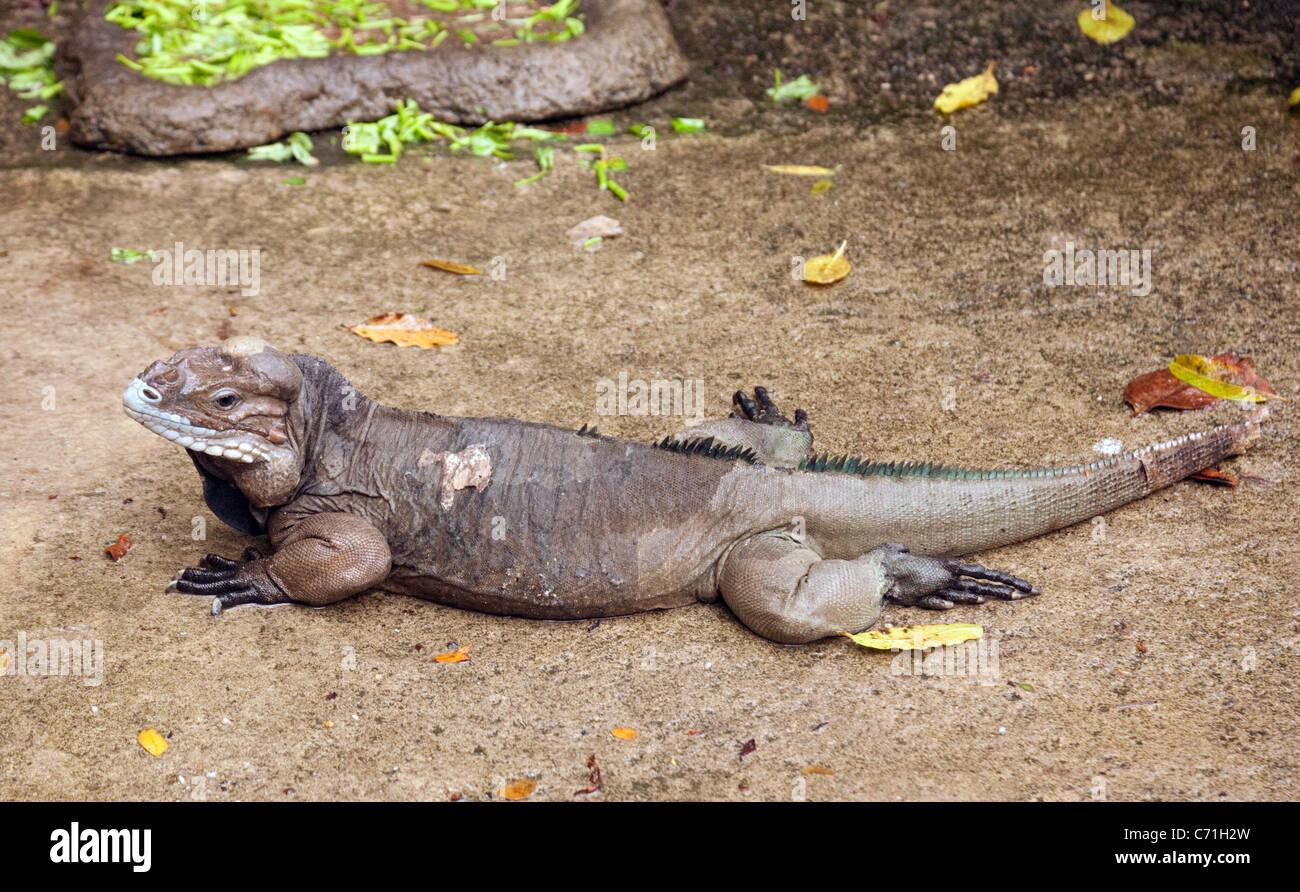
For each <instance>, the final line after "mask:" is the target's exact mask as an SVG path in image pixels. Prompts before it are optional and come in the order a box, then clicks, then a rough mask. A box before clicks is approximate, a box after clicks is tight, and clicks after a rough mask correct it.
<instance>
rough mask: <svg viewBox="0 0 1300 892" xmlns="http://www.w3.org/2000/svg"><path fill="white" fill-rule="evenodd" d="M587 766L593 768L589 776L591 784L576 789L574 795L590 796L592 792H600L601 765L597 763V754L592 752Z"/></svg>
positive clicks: (588, 780) (588, 779)
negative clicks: (582, 788)
mask: <svg viewBox="0 0 1300 892" xmlns="http://www.w3.org/2000/svg"><path fill="white" fill-rule="evenodd" d="M587 767H588V768H590V769H591V775H590V777H588V778H587V782H588V784H589V786H588V787H587V788H586V789H584V790H574V791H573V795H574V796H590V795H591V794H592V793H599V792H600V787H601V780H600V766H599V765H597V764H596V754H595V753H592V754H591V756H590V757H589V758H588V759H587Z"/></svg>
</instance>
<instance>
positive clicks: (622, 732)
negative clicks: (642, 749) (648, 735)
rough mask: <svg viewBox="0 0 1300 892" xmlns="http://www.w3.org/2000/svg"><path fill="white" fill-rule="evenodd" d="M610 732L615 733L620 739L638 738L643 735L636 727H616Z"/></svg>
mask: <svg viewBox="0 0 1300 892" xmlns="http://www.w3.org/2000/svg"><path fill="white" fill-rule="evenodd" d="M609 733H610V734H613V735H614V736H615V737H617V738H618V739H619V740H636V739H637V738H638V737H640V736H641V732H640V731H637V730H636V729H635V728H615V729H614V730H613V731H610V732H609Z"/></svg>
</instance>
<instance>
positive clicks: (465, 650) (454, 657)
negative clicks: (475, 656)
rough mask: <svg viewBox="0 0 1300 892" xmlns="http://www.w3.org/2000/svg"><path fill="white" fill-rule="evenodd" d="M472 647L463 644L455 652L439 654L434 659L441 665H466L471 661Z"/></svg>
mask: <svg viewBox="0 0 1300 892" xmlns="http://www.w3.org/2000/svg"><path fill="white" fill-rule="evenodd" d="M470 647H471V645H469V644H462V645H461V646H460V647H458V648H456V649H455V650H449V651H447V652H446V653H445V654H438V655H437V656H436V657H434V660H436V661H437V662H439V663H464V662H466V661H467V660H469V649H470Z"/></svg>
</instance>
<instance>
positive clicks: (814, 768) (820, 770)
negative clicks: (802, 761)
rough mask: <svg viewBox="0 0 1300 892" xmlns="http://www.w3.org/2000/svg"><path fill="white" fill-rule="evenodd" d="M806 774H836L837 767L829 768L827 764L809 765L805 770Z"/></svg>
mask: <svg viewBox="0 0 1300 892" xmlns="http://www.w3.org/2000/svg"><path fill="white" fill-rule="evenodd" d="M803 773H804V774H834V773H835V769H833V768H827V767H826V766H825V765H809V766H808V767H807V768H805V769H804V770H803Z"/></svg>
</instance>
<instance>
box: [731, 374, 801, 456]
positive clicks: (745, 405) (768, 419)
mask: <svg viewBox="0 0 1300 892" xmlns="http://www.w3.org/2000/svg"><path fill="white" fill-rule="evenodd" d="M731 403H732V406H733V408H732V410H731V417H732V418H744V419H745V420H746V421H752V422H754V423H755V424H773V425H776V426H778V427H789V428H793V429H794V430H797V431H803V432H804V433H806V434H808V439H809V445H810V446H811V445H812V428H810V427H809V426H808V413H807V412H805V411H804V410H803V409H795V410H794V421H793V422H792V421H790V419H788V418H786V417H785V415H783V414H782V413H781V410H780V409H778V408H777V406H776V403H774V402H773V401H772V396H771V394H769V393H768V391H767V388H766V387H763V386H762V385H757V386H755V387H754V398H753V399H750V398H749V395H748V394H746V393H745V391H743V390H737V391H736V392H735V394H734V395H733V396H732V397H731Z"/></svg>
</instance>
